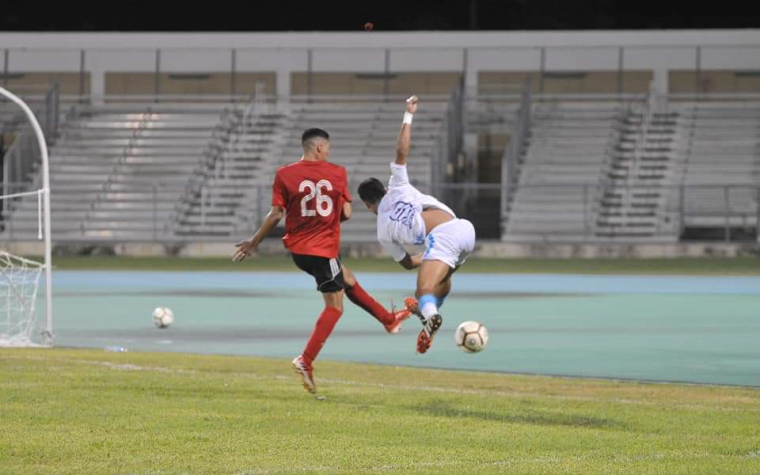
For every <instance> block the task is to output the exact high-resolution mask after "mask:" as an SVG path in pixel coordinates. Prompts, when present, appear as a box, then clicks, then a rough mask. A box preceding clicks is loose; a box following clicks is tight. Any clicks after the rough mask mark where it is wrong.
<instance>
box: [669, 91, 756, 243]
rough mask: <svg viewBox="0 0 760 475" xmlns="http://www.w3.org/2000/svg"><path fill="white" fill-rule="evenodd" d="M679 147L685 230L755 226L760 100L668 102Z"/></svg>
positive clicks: (674, 207)
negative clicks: (685, 152)
mask: <svg viewBox="0 0 760 475" xmlns="http://www.w3.org/2000/svg"><path fill="white" fill-rule="evenodd" d="M670 107H671V109H672V110H673V111H674V112H675V113H676V114H677V116H678V123H679V129H680V133H681V135H682V136H683V141H684V147H686V148H687V149H688V155H687V160H686V161H685V162H684V165H683V170H682V181H681V185H682V193H683V197H682V198H681V199H680V200H679V201H680V203H679V202H677V201H676V200H675V199H674V200H673V201H672V202H671V203H670V207H671V208H673V209H678V208H684V209H683V224H682V225H683V227H684V228H686V229H698V228H703V229H711V228H712V229H716V228H718V229H721V228H725V227H731V228H755V229H756V228H757V226H758V224H759V223H758V213H759V212H760V210H759V209H758V199H760V101H758V100H755V101H741V102H738V101H733V102H686V103H679V102H673V103H671V104H670Z"/></svg>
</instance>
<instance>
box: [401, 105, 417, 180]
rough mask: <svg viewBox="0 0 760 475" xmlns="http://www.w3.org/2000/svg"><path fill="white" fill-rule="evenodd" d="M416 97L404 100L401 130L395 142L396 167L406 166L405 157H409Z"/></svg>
mask: <svg viewBox="0 0 760 475" xmlns="http://www.w3.org/2000/svg"><path fill="white" fill-rule="evenodd" d="M418 101H419V99H418V98H417V96H412V97H410V98H409V99H407V100H406V112H405V113H404V122H403V123H402V124H401V130H400V131H399V133H398V141H397V142H396V165H406V157H407V155H409V142H410V141H411V139H412V118H413V117H414V113H415V112H417V102H418Z"/></svg>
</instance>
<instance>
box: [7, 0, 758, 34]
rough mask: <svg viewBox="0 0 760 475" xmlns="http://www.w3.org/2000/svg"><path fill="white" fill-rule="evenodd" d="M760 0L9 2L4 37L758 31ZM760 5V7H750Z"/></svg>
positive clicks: (144, 0) (62, 0)
mask: <svg viewBox="0 0 760 475" xmlns="http://www.w3.org/2000/svg"><path fill="white" fill-rule="evenodd" d="M757 4H760V2H758V1H757V0H755V1H754V2H752V1H737V0H722V1H720V2H717V1H699V0H694V1H692V2H684V1H667V0H659V1H655V0H630V1H629V0H575V1H574V0H565V1H557V0H421V1H414V0H382V1H380V0H376V1H372V2H370V1H363V0H332V1H321V2H320V1H311V2H304V1H296V0H267V1H262V0H250V1H247V2H241V1H234V0H214V1H208V2H191V1H185V2H179V1H169V0H152V1H146V0H99V1H93V0H87V1H82V0H68V1H67V0H61V1H55V2H42V1H41V0H36V1H35V0H31V1H30V0H26V1H10V2H5V3H4V4H3V8H2V13H0V31H315V30H316V31H357V30H361V29H362V25H364V23H365V22H373V23H374V24H375V29H376V30H378V31H397V30H470V29H477V30H558V29H567V30H573V29H676V28H757V27H759V26H760V15H759V14H758V13H760V8H759V7H758V6H757ZM748 5H754V6H748Z"/></svg>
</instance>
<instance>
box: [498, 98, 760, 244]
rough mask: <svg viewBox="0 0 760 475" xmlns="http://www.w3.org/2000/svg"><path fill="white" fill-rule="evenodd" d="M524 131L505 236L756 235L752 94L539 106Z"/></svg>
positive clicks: (758, 176) (758, 144) (757, 125)
mask: <svg viewBox="0 0 760 475" xmlns="http://www.w3.org/2000/svg"><path fill="white" fill-rule="evenodd" d="M650 99H651V98H650ZM528 137H529V138H528V141H527V142H528V143H527V146H526V147H525V149H524V150H523V151H522V153H521V156H520V158H519V160H518V178H517V179H516V180H515V188H516V189H515V190H514V191H513V192H512V196H511V197H510V198H511V200H510V202H509V213H508V218H507V220H506V223H505V232H504V234H503V240H505V241H510V242H526V241H532V242H535V241H539V242H542V241H543V242H547V241H555V242H584V241H588V242H591V241H605V240H628V241H631V240H633V241H636V240H642V239H643V240H654V241H674V240H678V239H679V238H683V239H689V238H690V237H689V235H690V233H692V234H693V232H694V230H697V231H699V230H707V231H709V230H713V231H716V232H717V233H718V234H719V235H720V236H719V237H720V239H724V238H725V239H726V240H730V239H731V238H730V235H731V234H732V232H733V235H735V236H738V235H741V236H743V239H745V240H746V239H757V236H758V233H757V228H758V213H759V210H758V199H760V101H757V99H755V100H754V101H719V100H712V101H704V100H703V101H688V100H680V101H668V100H667V98H660V99H659V100H658V101H656V102H653V101H651V100H647V101H644V100H638V101H633V102H620V101H608V102H603V101H598V102H591V101H589V102H583V103H574V102H569V101H554V102H549V103H541V102H539V103H537V104H534V105H533V112H532V123H531V125H530V132H529V134H528ZM695 236H696V239H700V238H705V239H710V238H711V237H710V235H709V233H704V232H702V233H701V234H699V233H697V234H696V235H695ZM721 236H722V237H721Z"/></svg>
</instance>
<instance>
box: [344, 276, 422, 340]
mask: <svg viewBox="0 0 760 475" xmlns="http://www.w3.org/2000/svg"><path fill="white" fill-rule="evenodd" d="M343 279H344V281H345V282H346V296H347V297H348V299H349V300H350V301H351V302H352V303H353V304H354V305H356V306H358V307H361V308H362V309H363V310H364V311H365V312H367V313H369V314H370V315H372V316H373V317H375V319H377V321H379V322H380V323H382V324H383V326H384V327H385V330H386V331H387V332H388V333H398V332H399V330H401V323H402V322H403V321H404V320H406V319H407V318H409V315H411V311H410V310H408V309H406V308H403V309H401V310H399V311H396V310H395V309H391V311H390V312H389V311H388V310H386V308H385V307H384V306H383V305H381V304H380V303H379V302H378V301H377V300H375V299H374V298H372V296H371V295H370V294H368V293H367V292H366V291H365V290H364V288H362V286H361V285H359V282H358V281H357V280H356V276H354V273H353V272H351V270H350V269H349V268H348V267H346V266H345V265H344V266H343Z"/></svg>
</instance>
